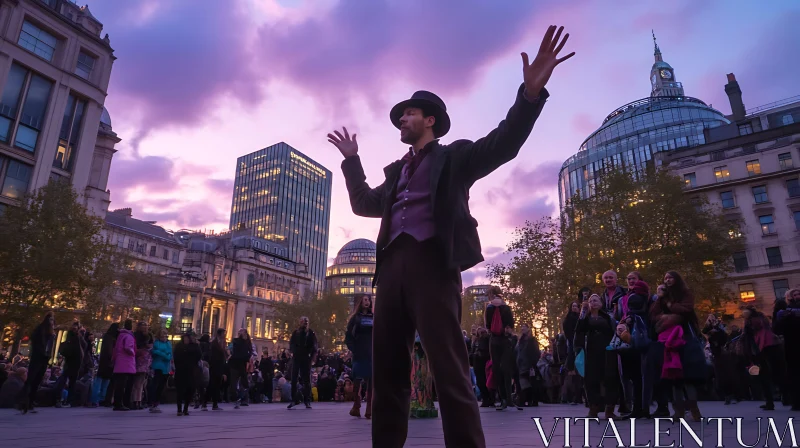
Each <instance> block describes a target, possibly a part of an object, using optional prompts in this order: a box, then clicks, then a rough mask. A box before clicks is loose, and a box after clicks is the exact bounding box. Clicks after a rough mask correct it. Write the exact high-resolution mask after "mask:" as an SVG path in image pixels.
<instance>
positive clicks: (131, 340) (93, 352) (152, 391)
mask: <svg viewBox="0 0 800 448" xmlns="http://www.w3.org/2000/svg"><path fill="white" fill-rule="evenodd" d="M371 328H372V300H371V297H370V296H364V297H363V298H362V299H360V300H359V303H358V306H357V307H356V309H355V310H354V312H353V315H352V316H351V319H350V324H349V325H348V334H347V337H346V343H347V345H348V346H349V347H350V348H351V350H352V351H349V350H348V351H345V352H337V353H330V354H324V353H323V351H322V350H320V349H319V347H318V342H317V338H316V334H315V333H314V331H313V330H312V329H311V328H310V326H309V320H308V318H307V317H303V318H301V319H300V320H299V322H298V325H297V329H296V330H295V331H294V332H293V333H292V335H291V338H290V341H289V350H288V351H287V350H285V349H283V350H281V351H280V352H279V353H269V351H268V350H267V349H264V350H263V351H262V353H261V354H260V356H259V355H258V354H257V351H256V347H255V345H254V344H253V342H252V341H251V339H250V335H249V334H248V332H247V330H246V329H240V330H239V331H238V333H237V335H236V337H235V338H233V339H232V340H231V341H230V342H228V341H227V334H226V331H225V329H222V328H220V329H218V330H216V332H215V333H214V335H213V336H212V335H210V334H204V335H202V336H201V337H200V338H199V339H198V338H197V336H196V335H195V334H194V333H193V332H191V331H189V332H186V333H184V334H182V335H180V340H179V341H178V342H177V343H173V341H171V340H170V338H169V335H168V332H167V330H166V329H163V328H161V329H158V330H157V331H155V332H151V330H150V327H149V324H148V323H147V322H139V323H138V324H137V325H136V326H135V329H134V323H133V322H132V321H131V320H125V321H123V322H122V323H112V324H111V325H110V326H109V328H108V330H107V331H106V332H105V333H104V334H103V335H102V338H101V339H100V341H99V342H100V344H97V341H95V336H94V334H93V333H92V332H91V331H90V330H88V329H87V328H85V327H83V326H82V325H81V324H80V322H77V321H76V322H73V323H72V324H71V326H70V329H69V331H68V332H67V335H66V337H65V338H64V340H63V342H61V343H60V344H57V343H56V333H57V332H56V323H55V319H54V315H53V313H52V312H48V313H47V314H46V315H45V316H44V318H43V320H42V322H41V323H40V324H39V325H38V326H37V327H36V328H35V330H34V331H33V333H32V334H31V335H30V350H29V355H28V356H27V357H25V356H22V355H17V356H15V357H14V358H13V359H11V360H6V359H5V357H4V356H3V355H2V354H0V408H13V407H16V408H18V409H20V410H21V411H22V412H23V413H36V412H37V408H38V407H56V408H68V407H92V408H96V407H108V408H112V409H113V410H114V411H136V410H149V412H151V413H161V412H162V410H161V407H160V404H161V403H162V402H174V403H176V407H177V415H178V416H188V415H189V409H190V408H191V407H193V409H195V410H198V409H199V410H200V411H208V410H211V411H221V410H222V409H223V408H222V407H221V406H220V404H221V403H230V404H233V408H234V409H238V408H240V407H241V406H249V405H250V404H251V403H272V402H283V403H288V408H289V409H291V408H293V407H294V406H296V405H298V404H300V403H301V402H302V403H303V404H305V406H306V407H308V408H310V407H311V402H312V401H340V402H343V401H350V402H353V408H352V410H351V412H350V413H351V415H354V416H358V417H360V416H361V415H360V406H361V403H362V401H363V400H364V399H366V400H367V404H366V412H365V414H364V416H365V417H366V418H369V417H370V415H371V405H370V402H369V398H370V397H371V395H370V387H369V385H370V378H371V373H372V364H371V358H372V331H371ZM98 345H99V347H98ZM56 347H57V351H58V353H56V354H55V356H54V350H56ZM53 359H55V362H52V361H51V360H53ZM209 404H210V406H209Z"/></svg>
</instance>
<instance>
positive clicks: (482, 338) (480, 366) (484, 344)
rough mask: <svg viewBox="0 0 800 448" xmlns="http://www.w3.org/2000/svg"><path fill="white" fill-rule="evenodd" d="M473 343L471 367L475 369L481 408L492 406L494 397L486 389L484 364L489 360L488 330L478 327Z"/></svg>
mask: <svg viewBox="0 0 800 448" xmlns="http://www.w3.org/2000/svg"><path fill="white" fill-rule="evenodd" d="M476 333H477V335H476V337H475V342H473V344H472V365H473V368H474V369H475V381H476V382H477V383H478V390H480V391H481V407H482V408H488V407H492V406H494V395H493V394H492V392H490V391H489V388H487V387H486V363H488V362H489V360H490V359H491V355H490V354H489V330H487V329H486V328H484V327H480V328H478V329H477V330H476Z"/></svg>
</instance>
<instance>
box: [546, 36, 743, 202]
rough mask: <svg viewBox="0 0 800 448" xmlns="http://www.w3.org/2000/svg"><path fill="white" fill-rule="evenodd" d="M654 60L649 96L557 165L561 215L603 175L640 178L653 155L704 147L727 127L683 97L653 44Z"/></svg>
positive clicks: (711, 111) (713, 112) (710, 111)
mask: <svg viewBox="0 0 800 448" xmlns="http://www.w3.org/2000/svg"><path fill="white" fill-rule="evenodd" d="M653 41H654V43H655V37H653ZM654 56H655V62H654V63H653V65H652V67H651V69H650V82H651V85H652V90H651V92H650V96H649V97H647V98H644V99H640V100H637V101H634V102H631V103H628V104H626V105H624V106H622V107H620V108H618V109H617V110H615V111H613V112H612V113H611V114H609V115H608V116H607V117H606V119H605V120H603V124H602V125H601V126H600V128H598V129H597V130H596V131H595V132H593V133H592V134H591V135H589V137H587V138H586V140H584V142H583V143H582V144H581V147H580V149H579V151H578V153H577V154H575V155H573V156H572V157H570V158H569V159H567V160H566V161H565V162H564V164H563V165H562V167H561V171H560V172H559V175H558V195H559V205H560V208H561V211H562V212H564V211H565V208H566V207H568V205H569V202H570V199H571V198H573V197H575V196H576V195H578V196H579V197H582V198H587V197H589V196H591V195H592V194H593V193H594V188H595V185H596V182H597V181H598V179H599V178H600V176H602V174H603V173H604V172H605V171H610V170H614V169H618V168H623V167H624V168H625V169H628V170H631V171H632V172H634V173H636V172H640V171H642V170H643V169H644V167H645V166H646V164H647V163H648V162H650V161H651V160H652V158H653V155H654V154H656V153H658V152H662V151H674V150H676V149H680V148H691V147H695V146H698V145H702V144H704V143H706V140H705V131H706V130H707V129H710V128H716V127H719V126H723V125H727V124H729V123H730V121H729V120H728V119H727V118H725V116H724V115H723V114H722V112H720V111H718V110H716V109H713V108H712V107H710V106H708V105H707V104H706V103H704V102H703V101H701V100H699V99H697V98H692V97H688V96H686V95H684V90H683V84H682V83H680V82H678V81H677V80H676V77H675V70H674V69H673V68H672V66H671V65H670V64H668V63H667V62H665V61H664V59H663V57H662V55H661V49H660V48H659V47H658V44H655V52H654Z"/></svg>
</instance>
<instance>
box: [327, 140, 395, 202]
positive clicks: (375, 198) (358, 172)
mask: <svg viewBox="0 0 800 448" xmlns="http://www.w3.org/2000/svg"><path fill="white" fill-rule="evenodd" d="M328 141H329V142H331V144H333V145H334V146H336V148H337V149H339V152H341V153H342V155H343V156H344V161H343V162H342V172H343V173H344V181H345V184H346V185H347V193H348V195H349V196H350V206H351V207H352V209H353V213H355V214H356V215H359V216H365V217H367V218H380V217H381V216H383V196H384V188H385V187H384V184H381V185H379V186H378V187H376V188H370V187H369V185H368V184H367V176H366V175H365V174H364V167H362V166H361V158H360V157H359V156H358V141H357V140H356V134H353V135H352V137H351V136H350V134H349V133H348V132H347V128H342V132H341V133H340V132H339V131H333V133H332V134H328Z"/></svg>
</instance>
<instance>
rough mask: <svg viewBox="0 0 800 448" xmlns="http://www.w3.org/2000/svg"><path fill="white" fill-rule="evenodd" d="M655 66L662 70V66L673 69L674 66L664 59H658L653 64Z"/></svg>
mask: <svg viewBox="0 0 800 448" xmlns="http://www.w3.org/2000/svg"><path fill="white" fill-rule="evenodd" d="M653 68H654V69H657V70H661V69H662V68H668V69H670V70H672V66H671V65H669V64H667V63H666V62H664V61H656V62H655V64H653Z"/></svg>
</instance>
